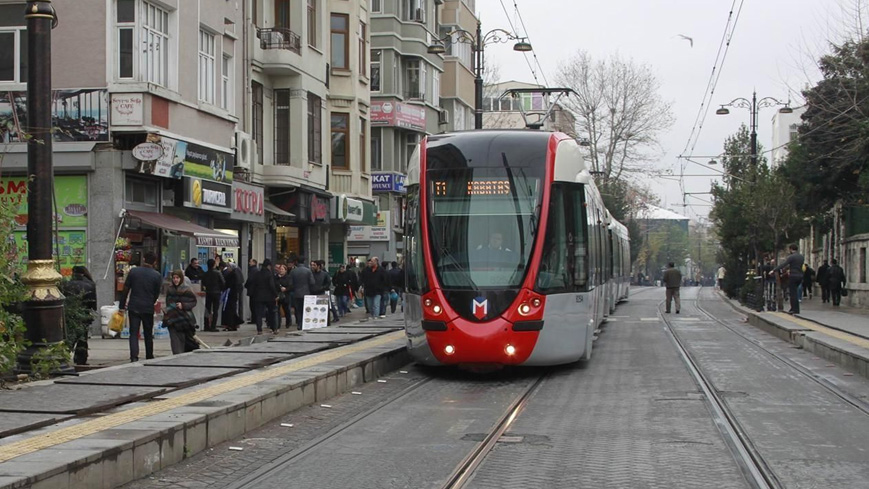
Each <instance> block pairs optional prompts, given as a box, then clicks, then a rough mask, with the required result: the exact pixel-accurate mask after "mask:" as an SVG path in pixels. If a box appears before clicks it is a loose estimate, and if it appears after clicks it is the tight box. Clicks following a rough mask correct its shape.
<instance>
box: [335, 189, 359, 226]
mask: <svg viewBox="0 0 869 489" xmlns="http://www.w3.org/2000/svg"><path fill="white" fill-rule="evenodd" d="M332 204H333V205H334V206H335V212H333V213H332V215H333V216H335V219H337V220H339V221H344V222H362V219H363V216H364V209H365V205H364V203H363V202H362V201H361V200H358V199H352V198H350V197H347V196H346V195H343V194H342V195H339V196H338V197H337V198H335V199H332Z"/></svg>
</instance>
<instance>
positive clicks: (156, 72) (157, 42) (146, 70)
mask: <svg viewBox="0 0 869 489" xmlns="http://www.w3.org/2000/svg"><path fill="white" fill-rule="evenodd" d="M140 21H141V25H142V29H141V31H140V33H141V39H139V43H140V44H141V46H142V50H141V53H140V58H141V59H140V63H139V70H140V73H139V75H140V76H139V79H140V80H142V81H146V82H148V83H154V84H156V85H161V86H164V87H165V86H168V84H169V53H170V51H171V46H170V44H169V41H170V37H169V12H168V11H166V10H163V9H162V8H160V7H157V6H156V5H152V4H150V3H148V2H142V10H141V19H140ZM136 51H138V50H133V52H134V53H135V52H136Z"/></svg>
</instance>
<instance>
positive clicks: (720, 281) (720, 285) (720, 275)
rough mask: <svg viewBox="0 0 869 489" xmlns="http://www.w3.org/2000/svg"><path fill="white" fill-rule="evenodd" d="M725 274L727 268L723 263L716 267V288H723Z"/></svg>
mask: <svg viewBox="0 0 869 489" xmlns="http://www.w3.org/2000/svg"><path fill="white" fill-rule="evenodd" d="M726 275H727V269H726V268H724V265H721V266H720V267H718V290H724V277H725V276H726Z"/></svg>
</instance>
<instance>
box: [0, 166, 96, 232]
mask: <svg viewBox="0 0 869 489" xmlns="http://www.w3.org/2000/svg"><path fill="white" fill-rule="evenodd" d="M54 194H55V199H56V200H57V211H58V212H57V214H56V215H55V220H56V222H57V225H58V226H59V227H81V228H84V227H87V222H88V221H87V212H88V190H87V177H86V176H84V175H79V176H57V177H54ZM0 202H2V203H3V204H9V205H11V206H12V208H13V209H15V211H14V212H15V217H14V219H15V224H16V225H18V226H20V227H24V226H27V219H28V206H27V179H26V178H25V177H7V178H0Z"/></svg>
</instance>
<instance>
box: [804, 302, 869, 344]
mask: <svg viewBox="0 0 869 489" xmlns="http://www.w3.org/2000/svg"><path fill="white" fill-rule="evenodd" d="M797 317H800V318H803V319H808V320H809V321H814V322H816V323H818V324H821V325H824V326H826V327H828V328H832V329H837V330H839V331H844V332H847V333H850V334H852V335H854V336H859V337H861V338H865V339H867V340H869V310H866V309H861V308H857V307H850V306H845V305H840V306H835V307H834V306H833V304H832V303H827V304H824V303H822V302H821V298H820V296H815V297H813V298H812V299H806V298H803V301H802V302H800V313H799V314H797Z"/></svg>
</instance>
